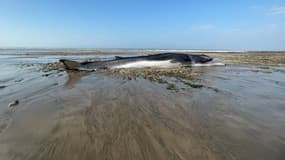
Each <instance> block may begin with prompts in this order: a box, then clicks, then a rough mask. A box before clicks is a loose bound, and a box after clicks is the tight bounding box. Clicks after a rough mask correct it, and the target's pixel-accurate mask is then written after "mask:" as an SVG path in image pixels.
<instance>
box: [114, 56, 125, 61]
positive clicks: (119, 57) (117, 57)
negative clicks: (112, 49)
mask: <svg viewBox="0 0 285 160" xmlns="http://www.w3.org/2000/svg"><path fill="white" fill-rule="evenodd" d="M118 59H124V57H121V56H115V60H118Z"/></svg>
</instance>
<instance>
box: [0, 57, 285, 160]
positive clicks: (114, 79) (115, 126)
mask: <svg viewBox="0 0 285 160" xmlns="http://www.w3.org/2000/svg"><path fill="white" fill-rule="evenodd" d="M209 55H210V56H213V57H218V58H221V59H224V60H225V62H226V63H227V64H228V65H227V66H225V67H195V68H179V69H167V70H166V69H141V70H133V69H128V70H114V71H100V72H96V73H94V72H92V73H89V72H66V71H65V70H64V69H63V66H62V65H61V64H59V63H54V62H48V63H42V62H34V61H32V62H29V63H27V62H25V61H27V59H24V58H23V57H22V58H21V61H16V62H15V59H10V60H11V61H12V62H13V63H12V62H11V63H10V61H9V60H7V59H5V64H4V62H3V63H1V65H2V66H1V69H0V70H1V76H0V78H1V79H0V81H1V83H0V85H1V86H5V87H1V88H0V159H1V160H2V159H3V160H6V159H7V160H8V159H9V160H10V159H13V160H18V159H19V160H23V159H24V160H25V159H27V160H29V159H43V160H44V159H48V160H50V159H58V160H65V159H66V160H76V159H86V160H89V159H107V160H108V159H116V160H120V159H122V160H126V159H138V160H140V159H185V160H186V159H187V160H189V159H190V160H191V159H205V160H216V159H217V160H220V159H227V160H228V159H233V160H235V159H261V160H262V159H264V160H268V159H280V160H281V159H284V158H285V154H284V149H285V136H284V135H285V116H284V115H285V100H284V93H285V81H284V79H285V68H284V67H282V65H284V61H283V60H284V56H285V55H284V54H283V55H284V56H283V55H282V53H274V54H272V55H271V56H269V55H268V53H267V54H264V53H255V54H250V55H248V53H247V54H245V53H239V54H237V53H230V54H228V53H209ZM234 57H240V58H239V61H238V60H236V58H234ZM261 57H262V58H261ZM253 59H255V60H253ZM282 59H283V60H282ZM23 61H24V63H19V62H23ZM37 61H38V60H37ZM8 62H9V63H8ZM5 67H6V68H5ZM15 100H19V104H18V105H15V106H13V107H8V104H9V103H11V102H13V101H15Z"/></svg>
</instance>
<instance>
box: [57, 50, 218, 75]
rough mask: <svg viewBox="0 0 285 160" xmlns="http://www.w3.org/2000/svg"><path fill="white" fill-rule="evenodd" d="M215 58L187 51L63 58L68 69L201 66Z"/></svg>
mask: <svg viewBox="0 0 285 160" xmlns="http://www.w3.org/2000/svg"><path fill="white" fill-rule="evenodd" d="M212 60H213V58H211V57H209V56H207V55H196V54H186V53H160V54H154V55H145V56H132V57H121V56H116V57H115V58H114V59H111V60H104V61H94V62H77V61H72V60H67V59H61V60H60V62H62V63H63V64H64V65H65V67H66V69H68V70H85V71H96V70H98V69H121V68H147V67H154V68H174V67H182V66H195V65H196V66H200V65H203V64H204V65H205V66H207V64H208V63H209V62H211V61H212Z"/></svg>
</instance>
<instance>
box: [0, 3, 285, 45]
mask: <svg viewBox="0 0 285 160" xmlns="http://www.w3.org/2000/svg"><path fill="white" fill-rule="evenodd" d="M0 47H52V48H53V47H55V48H57V47H60V48H69V47H72V48H77V47H79V48H169V49H234V50H240V49H242V50H285V1H284V0H282V1H281V0H259V1H257V0H251V1H249V0H239V1H236V0H224V1H221V0H220V1H218V0H216V1H210V0H204V1H203V0H200V1H198V0H196V1H194V0H120V1H119V0H117V1H116V0H93V1H91V0H78V1H75V0H0Z"/></svg>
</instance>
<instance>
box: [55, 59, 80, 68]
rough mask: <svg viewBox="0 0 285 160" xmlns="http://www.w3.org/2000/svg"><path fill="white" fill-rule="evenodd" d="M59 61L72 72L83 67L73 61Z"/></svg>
mask: <svg viewBox="0 0 285 160" xmlns="http://www.w3.org/2000/svg"><path fill="white" fill-rule="evenodd" d="M59 61H60V62H62V63H63V64H64V66H65V67H66V69H70V70H78V69H79V68H80V66H81V65H80V63H78V62H76V61H71V60H67V59H60V60H59Z"/></svg>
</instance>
